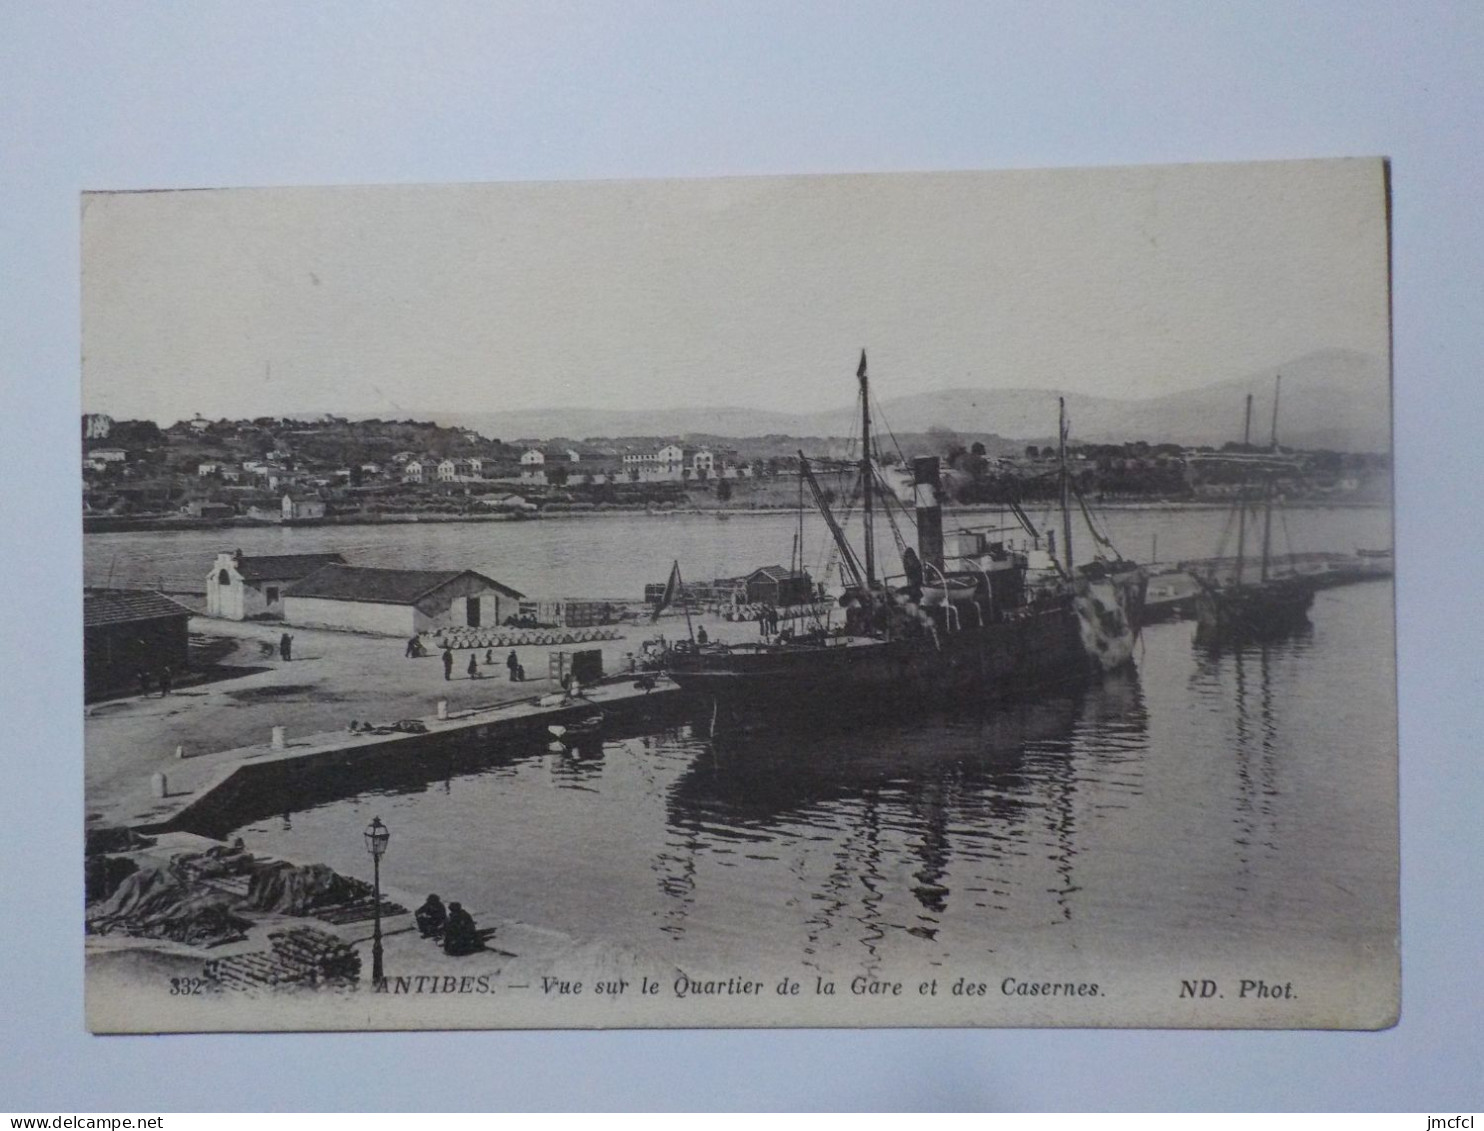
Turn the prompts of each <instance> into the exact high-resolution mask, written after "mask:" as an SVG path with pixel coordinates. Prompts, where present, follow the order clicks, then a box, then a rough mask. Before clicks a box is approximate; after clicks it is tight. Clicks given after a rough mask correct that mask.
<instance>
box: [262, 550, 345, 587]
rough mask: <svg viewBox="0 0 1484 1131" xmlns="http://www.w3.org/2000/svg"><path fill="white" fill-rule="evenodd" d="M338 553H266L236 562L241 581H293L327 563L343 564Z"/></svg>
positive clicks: (306, 575) (342, 559)
mask: <svg viewBox="0 0 1484 1131" xmlns="http://www.w3.org/2000/svg"><path fill="white" fill-rule="evenodd" d="M344 564H345V559H344V558H342V557H341V556H340V555H339V554H268V555H264V556H263V557H252V558H249V557H246V556H244V557H243V558H242V560H241V561H239V562H238V563H237V572H238V573H240V574H242V580H243V581H294V580H296V579H298V578H300V577H308V576H309V575H310V574H311V573H313V572H314V571H315V570H317V569H322V568H324V567H325V566H327V565H344Z"/></svg>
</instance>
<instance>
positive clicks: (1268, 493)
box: [1195, 377, 1314, 647]
mask: <svg viewBox="0 0 1484 1131" xmlns="http://www.w3.org/2000/svg"><path fill="white" fill-rule="evenodd" d="M1282 380H1283V379H1282V378H1281V377H1279V378H1278V379H1277V382H1276V383H1275V384H1274V387H1273V426H1272V434H1271V437H1270V439H1269V452H1270V453H1271V454H1270V456H1269V457H1268V458H1267V459H1266V460H1264V461H1261V462H1260V463H1257V464H1256V466H1259V467H1260V469H1261V471H1262V478H1263V498H1262V554H1261V558H1260V565H1259V569H1258V577H1257V580H1255V581H1254V580H1252V578H1251V576H1250V574H1249V573H1248V564H1247V512H1248V508H1249V500H1248V499H1247V487H1248V481H1247V479H1246V477H1245V476H1244V477H1243V479H1242V482H1241V486H1240V488H1239V492H1238V498H1237V560H1236V566H1235V568H1234V570H1233V571H1232V572H1231V574H1230V575H1229V577H1223V576H1221V575H1219V574H1218V572H1217V570H1216V569H1215V567H1213V568H1212V571H1211V572H1210V574H1209V575H1207V576H1200V575H1196V582H1197V584H1198V585H1199V586H1200V592H1199V593H1198V594H1197V596H1196V632H1195V639H1196V643H1197V644H1200V645H1202V646H1203V647H1212V646H1217V645H1221V644H1241V643H1246V642H1249V641H1260V640H1272V639H1276V638H1277V637H1280V636H1285V635H1287V634H1288V633H1290V632H1293V631H1294V630H1296V629H1299V628H1302V627H1303V626H1304V625H1306V624H1308V621H1309V608H1310V606H1312V605H1313V603H1314V582H1313V581H1312V580H1310V579H1309V578H1306V577H1299V576H1297V575H1294V574H1289V575H1286V576H1282V577H1279V576H1276V575H1275V574H1274V573H1273V572H1272V541H1273V504H1274V501H1275V496H1276V493H1277V492H1276V490H1275V483H1274V480H1275V478H1276V476H1277V472H1278V470H1279V467H1280V463H1279V462H1278V461H1277V456H1278V400H1279V394H1280V392H1281V391H1282ZM1251 433H1252V395H1251V394H1250V393H1249V394H1248V395H1247V415H1246V423H1245V424H1244V426H1243V430H1242V447H1243V456H1244V457H1248V455H1249V453H1248V451H1247V449H1248V448H1249V447H1250V440H1251ZM1243 466H1244V468H1250V467H1252V466H1254V461H1252V460H1251V459H1250V458H1244V460H1243Z"/></svg>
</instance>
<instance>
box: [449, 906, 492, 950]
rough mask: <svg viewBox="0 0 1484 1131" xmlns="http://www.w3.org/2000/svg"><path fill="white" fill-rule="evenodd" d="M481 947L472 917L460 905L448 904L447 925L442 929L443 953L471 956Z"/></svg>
mask: <svg viewBox="0 0 1484 1131" xmlns="http://www.w3.org/2000/svg"><path fill="white" fill-rule="evenodd" d="M482 946H483V944H482V943H481V942H480V939H479V932H478V931H477V930H475V927H474V917H473V916H472V915H470V914H469V913H468V912H467V911H465V910H464V905H463V904H462V903H450V904H449V905H448V923H447V925H446V926H445V927H444V928H443V953H444V954H473V953H474V952H475V951H476V950H480V949H482Z"/></svg>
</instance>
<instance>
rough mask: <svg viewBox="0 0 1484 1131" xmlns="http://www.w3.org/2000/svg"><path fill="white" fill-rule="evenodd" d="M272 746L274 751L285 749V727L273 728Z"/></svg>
mask: <svg viewBox="0 0 1484 1131" xmlns="http://www.w3.org/2000/svg"><path fill="white" fill-rule="evenodd" d="M272 745H273V749H275V750H282V749H283V727H274V728H273V744H272Z"/></svg>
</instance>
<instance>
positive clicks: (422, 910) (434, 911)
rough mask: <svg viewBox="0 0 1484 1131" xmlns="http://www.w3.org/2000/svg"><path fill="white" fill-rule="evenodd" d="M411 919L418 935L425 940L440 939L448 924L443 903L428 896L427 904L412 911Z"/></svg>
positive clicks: (434, 896) (433, 896)
mask: <svg viewBox="0 0 1484 1131" xmlns="http://www.w3.org/2000/svg"><path fill="white" fill-rule="evenodd" d="M454 906H458V905H457V904H455V905H454ZM412 917H413V919H415V920H416V921H417V931H418V934H420V935H422V937H423V938H425V939H436V938H441V937H442V936H443V929H444V926H445V925H446V924H447V923H448V912H447V911H446V910H445V909H444V907H443V901H442V900H441V899H439V898H438V897H437V896H436V895H430V896H428V899H427V902H426V903H424V904H423V905H422V906H421V907H419V908H418V909H417V910H416V911H414V912H413V913H412Z"/></svg>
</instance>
